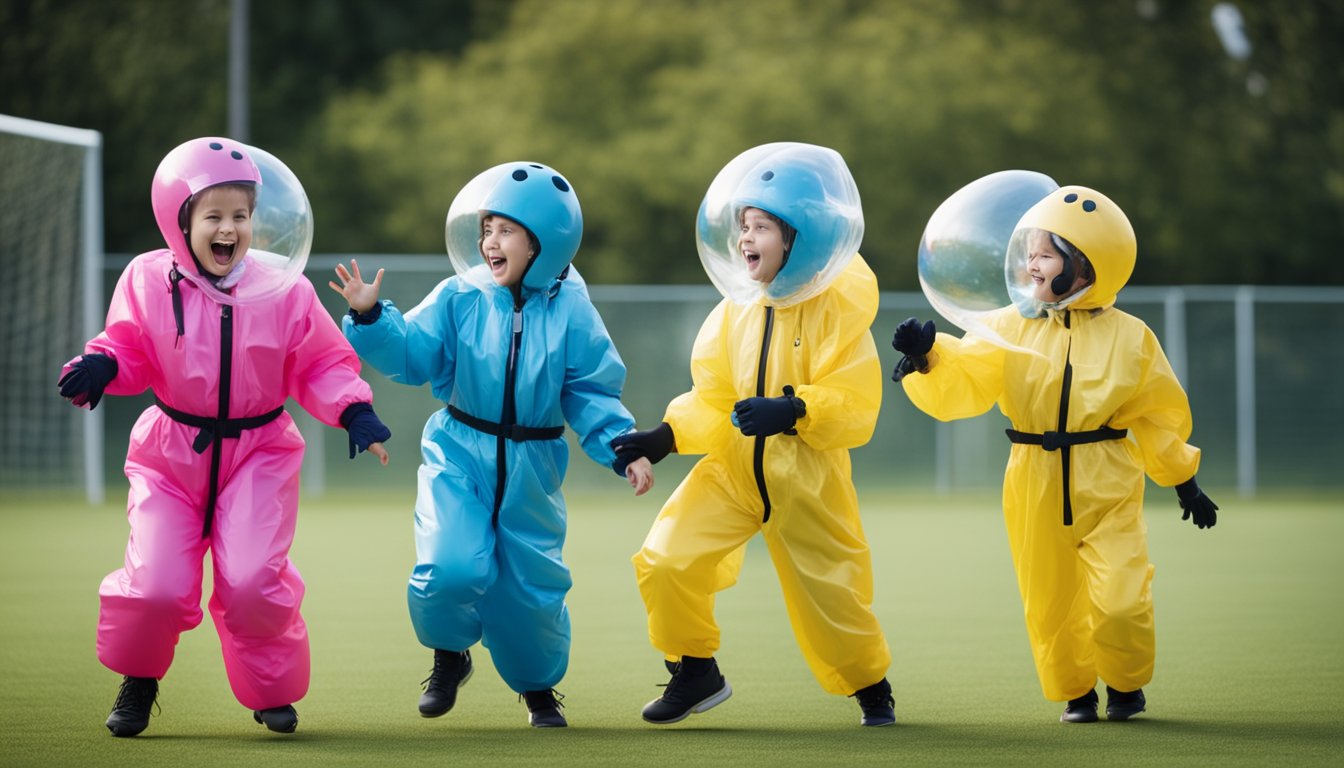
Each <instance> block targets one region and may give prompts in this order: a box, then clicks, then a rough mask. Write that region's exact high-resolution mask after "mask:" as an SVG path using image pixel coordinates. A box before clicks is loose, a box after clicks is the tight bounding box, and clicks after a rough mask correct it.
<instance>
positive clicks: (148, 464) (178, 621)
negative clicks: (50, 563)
mask: <svg viewBox="0 0 1344 768" xmlns="http://www.w3.org/2000/svg"><path fill="white" fill-rule="evenodd" d="M249 259H250V257H249ZM172 268H173V256H172V254H171V253H170V252H169V251H167V250H158V251H152V252H149V253H145V254H141V255H140V256H138V257H136V258H135V259H134V260H133V261H132V262H131V263H130V265H128V266H127V268H126V271H125V272H124V273H123V274H122V276H121V279H120V280H119V281H118V283H117V287H116V291H115V292H114V294H113V296H112V304H111V307H110V308H109V309H108V313H107V326H106V329H105V330H104V331H103V332H102V333H100V334H99V335H98V336H97V337H96V338H94V339H93V340H92V341H90V342H89V344H88V345H87V346H86V348H85V352H86V353H94V352H97V353H102V354H105V355H108V356H110V357H112V358H115V359H116V361H117V364H118V372H117V376H116V378H115V379H113V380H112V382H111V383H110V384H109V385H108V387H107V390H106V393H107V394H110V395H135V394H139V393H141V392H143V391H145V390H146V389H151V390H153V392H154V394H155V395H156V396H157V398H158V399H159V400H160V401H161V402H162V403H163V404H164V405H166V406H168V407H169V408H172V409H174V410H176V411H179V412H182V413H185V414H193V415H198V416H205V417H208V418H215V417H216V416H217V415H218V413H219V411H220V405H221V403H220V378H221V376H220V371H221V334H222V318H223V316H224V315H225V313H228V314H231V316H232V317H231V323H232V337H233V345H232V349H233V353H232V363H231V376H230V377H229V382H230V384H229V390H228V391H229V397H228V401H227V406H228V410H227V413H228V416H229V417H230V418H240V417H251V416H260V415H262V414H266V413H268V412H270V411H273V410H274V409H276V408H277V407H279V406H281V405H283V404H284V402H285V400H286V399H287V398H290V397H292V398H294V399H295V400H296V401H298V403H299V404H300V405H301V406H303V408H304V409H305V410H307V411H308V412H309V413H311V414H312V415H313V416H314V417H316V418H317V419H318V420H319V421H322V422H323V423H325V424H329V425H331V426H340V416H341V413H342V412H343V411H344V410H345V408H346V407H347V406H349V405H351V404H353V403H359V402H364V403H367V402H371V401H372V395H371V392H370V390H369V385H368V384H367V383H366V382H364V381H363V380H362V379H360V378H359V360H358V358H357V357H356V356H355V353H354V351H353V350H352V349H351V348H350V344H349V343H348V342H346V340H345V338H344V336H342V334H341V331H340V329H339V328H337V326H336V324H335V323H334V322H333V321H332V319H331V316H330V315H328V314H327V312H326V310H325V309H324V308H323V307H322V305H321V303H320V302H319V301H318V299H317V294H316V293H315V292H314V290H313V286H312V284H311V283H309V282H308V281H307V280H305V279H299V280H298V281H297V282H296V283H294V284H293V285H292V286H291V287H290V288H288V289H287V291H286V293H285V294H284V295H283V296H281V297H279V298H277V299H276V300H275V301H267V302H264V303H257V304H243V305H239V306H232V307H230V306H225V305H221V304H219V303H217V302H215V301H213V300H211V299H210V298H209V297H208V296H207V295H206V294H205V293H204V292H203V291H202V290H201V289H200V288H199V287H197V286H196V285H195V284H194V283H192V282H191V281H189V280H183V281H180V283H179V289H180V292H181V300H182V313H181V314H182V327H181V330H182V336H181V337H180V338H179V336H178V331H179V329H178V324H177V322H176V320H175V316H174V308H173V298H172V292H171V290H170V282H169V275H170V273H171V270H172ZM180 268H181V269H182V270H188V269H195V265H193V264H190V263H188V264H185V265H182V266H181V267H180ZM265 269H266V267H265V265H263V264H260V263H258V262H255V261H249V262H248V264H247V268H246V271H245V272H244V274H243V278H242V281H243V283H246V281H247V280H249V279H261V278H263V276H264V275H263V270H265ZM249 272H250V274H248V273H249ZM241 285H242V284H240V287H241ZM71 362H74V361H71ZM66 368H67V370H68V369H69V364H67V366H66ZM200 432H201V430H200V429H198V428H197V427H193V426H188V425H187V424H184V423H181V422H180V421H177V420H174V419H173V418H172V417H170V416H169V415H168V414H167V413H165V412H164V410H163V409H162V408H160V407H159V406H157V405H155V406H151V407H149V408H148V409H146V410H145V412H144V413H142V414H141V415H140V418H139V419H138V420H137V421H136V423H135V427H134V429H133V430H132V431H131V440H130V448H129V449H128V451H127V453H126V477H127V479H128V480H129V481H130V498H129V500H128V502H127V512H128V515H129V518H130V525H131V536H130V541H129V542H128V543H127V545H126V565H125V567H124V568H121V569H120V570H117V571H114V572H113V573H111V574H108V576H107V578H105V579H104V580H103V583H102V586H101V588H100V589H99V595H100V597H101V611H100V615H99V619H98V658H99V660H100V661H102V663H103V664H104V665H106V666H107V667H108V668H109V669H111V670H113V671H114V672H117V673H119V674H122V675H131V676H135V677H153V678H162V677H163V676H164V674H165V673H166V672H167V671H168V667H169V665H170V664H171V663H172V660H173V649H174V647H175V646H176V645H177V639H178V636H179V635H180V634H181V633H182V632H183V631H184V630H188V629H192V628H193V627H195V626H196V625H198V624H200V622H201V578H202V569H203V561H204V557H205V553H206V551H207V550H209V551H210V552H211V557H212V563H213V565H214V594H213V595H212V596H211V598H210V613H211V615H212V616H213V618H214V621H215V626H216V628H217V629H218V631H219V635H220V641H221V643H222V645H223V653H224V664H225V668H226V670H227V672H228V677H229V683H230V685H231V686H232V687H233V692H234V695H236V696H237V697H238V700H239V701H240V702H241V703H242V704H243V705H244V706H246V707H248V708H249V709H253V710H261V709H268V708H271V707H279V706H284V705H286V704H292V703H294V702H295V701H298V700H299V699H301V698H303V695H304V694H305V693H306V692H307V690H308V666H309V658H308V633H307V628H306V626H305V625H304V622H303V617H302V616H300V615H299V603H300V602H301V601H302V599H303V591H304V586H303V580H302V579H301V578H300V576H299V572H298V570H297V569H295V567H294V566H293V564H292V563H291V562H290V561H289V547H290V544H291V542H292V541H293V538H294V525H295V521H296V518H297V513H298V495H299V469H300V465H301V464H302V461H303V450H304V443H303V438H302V437H301V436H300V435H299V430H298V428H297V427H296V426H295V425H294V422H293V420H292V419H291V418H290V417H289V414H287V413H281V414H280V415H279V417H278V418H275V419H274V420H272V421H270V422H269V423H266V424H265V425H263V426H259V427H256V428H252V429H244V430H242V431H241V434H239V435H238V436H237V437H231V438H229V439H225V440H223V441H222V447H221V449H220V467H219V474H218V477H219V482H218V486H217V487H218V499H217V502H216V504H215V507H214V518H213V522H212V524H211V525H210V530H209V533H208V535H206V536H204V537H203V535H202V530H203V528H204V527H205V521H206V517H205V514H206V512H205V510H206V506H207V499H208V495H209V488H210V477H211V453H212V450H211V448H209V447H206V448H205V449H204V450H203V452H199V453H198V452H197V451H196V450H194V449H193V445H192V444H193V441H195V440H196V439H197V437H198V435H199V433H200Z"/></svg>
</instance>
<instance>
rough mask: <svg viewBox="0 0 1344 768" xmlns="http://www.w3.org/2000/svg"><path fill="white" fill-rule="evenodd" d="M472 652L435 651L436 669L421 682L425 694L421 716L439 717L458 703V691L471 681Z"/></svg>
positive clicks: (421, 704)
mask: <svg viewBox="0 0 1344 768" xmlns="http://www.w3.org/2000/svg"><path fill="white" fill-rule="evenodd" d="M471 673H472V666H471V651H462V652H461V653H458V652H457V651H440V650H435V651H434V669H432V670H430V672H429V677H427V678H425V679H424V680H421V681H420V684H421V685H423V686H424V687H425V693H424V695H423V696H421V697H420V714H421V715H423V716H425V717H438V716H440V715H444V714H447V712H448V710H450V709H452V708H453V705H454V704H456V703H457V689H458V688H461V687H462V686H464V685H466V684H467V681H468V680H470V679H471Z"/></svg>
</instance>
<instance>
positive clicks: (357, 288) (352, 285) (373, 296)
mask: <svg viewBox="0 0 1344 768" xmlns="http://www.w3.org/2000/svg"><path fill="white" fill-rule="evenodd" d="M350 270H353V274H351V272H350V271H348V270H346V268H345V265H344V264H337V265H336V276H337V277H339V278H340V279H341V284H340V285H337V284H336V283H335V282H332V281H327V285H329V286H331V290H333V291H335V292H337V293H339V294H341V295H342V296H344V297H345V301H346V303H347V304H349V305H350V308H351V309H353V310H355V311H356V312H358V313H360V314H361V315H362V314H364V313H366V312H368V311H369V310H371V309H373V305H374V304H377V303H378V290H379V289H380V288H382V285H383V270H381V269H380V270H378V274H377V275H374V277H373V282H372V283H366V282H364V277H363V276H362V275H360V274H359V263H358V262H356V261H355V260H354V259H351V260H350ZM383 463H384V464H386V463H387V462H386V461H384V462H383Z"/></svg>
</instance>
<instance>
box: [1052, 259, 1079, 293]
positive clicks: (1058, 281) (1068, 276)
mask: <svg viewBox="0 0 1344 768" xmlns="http://www.w3.org/2000/svg"><path fill="white" fill-rule="evenodd" d="M1073 273H1074V269H1073V259H1068V260H1066V261H1065V262H1064V270H1063V271H1062V272H1060V273H1059V274H1058V275H1055V276H1054V278H1053V279H1051V280H1050V292H1051V293H1053V294H1055V295H1056V296H1063V295H1064V294H1066V293H1068V292H1069V289H1070V288H1072V287H1073Z"/></svg>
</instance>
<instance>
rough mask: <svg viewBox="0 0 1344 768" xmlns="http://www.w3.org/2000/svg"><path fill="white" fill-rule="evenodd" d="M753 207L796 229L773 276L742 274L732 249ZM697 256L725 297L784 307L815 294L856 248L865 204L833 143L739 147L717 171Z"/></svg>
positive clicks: (703, 213)
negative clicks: (758, 279)
mask: <svg viewBox="0 0 1344 768" xmlns="http://www.w3.org/2000/svg"><path fill="white" fill-rule="evenodd" d="M747 208H759V209H761V210H763V211H765V212H767V213H770V214H771V215H773V216H776V217H777V218H779V219H780V220H781V221H783V222H785V223H786V224H788V225H789V226H790V227H792V228H793V230H794V233H795V234H794V238H793V242H792V244H791V246H790V247H789V249H788V251H787V252H786V253H785V255H784V262H783V265H782V266H781V267H780V270H779V272H778V273H777V274H776V275H775V277H774V279H773V280H771V281H770V282H769V283H767V284H764V285H760V284H753V283H752V282H751V281H749V280H746V279H744V278H743V277H742V275H743V274H745V263H744V262H743V260H742V259H741V258H740V254H738V253H737V232H738V229H739V224H740V217H741V215H742V211H743V210H745V209H747ZM697 231H698V234H699V241H700V243H699V244H700V250H701V261H702V262H704V264H705V268H706V271H708V272H709V273H710V278H711V279H712V280H713V281H714V282H715V284H716V285H717V286H718V287H719V289H720V291H722V292H723V293H724V295H726V296H729V297H730V298H732V299H734V300H735V301H738V302H739V303H743V301H744V300H747V301H750V300H754V297H760V296H761V294H764V296H763V298H764V299H765V300H766V301H767V302H769V303H770V304H772V305H774V306H789V305H791V304H795V303H798V302H800V301H803V300H805V299H808V298H810V297H812V296H815V295H816V294H817V293H820V292H821V291H822V290H823V289H825V287H826V286H827V285H828V284H829V283H830V282H831V280H832V279H834V278H835V276H836V275H838V274H839V273H840V272H841V271H843V270H844V268H845V266H846V265H848V264H849V261H850V259H852V258H853V257H854V254H855V252H857V250H858V247H859V243H860V242H861V241H862V239H863V208H862V205H861V203H860V201H859V192H858V187H857V186H856V185H855V184H854V177H853V176H851V175H850V172H849V168H848V166H846V165H845V161H844V159H843V158H842V157H841V156H840V154H839V153H837V152H836V151H835V150H833V149H828V148H826V147H819V146H815V145H812V144H799V143H788V142H781V143H776V144H767V145H763V146H760V147H755V148H753V149H750V150H748V151H747V152H744V153H743V154H742V155H739V156H738V157H737V158H736V159H734V160H733V161H732V162H731V163H729V164H728V165H727V166H725V168H724V169H723V170H722V171H720V173H719V176H718V177H717V178H716V179H715V180H714V183H713V184H711V186H710V191H709V192H708V193H707V194H706V196H705V200H704V202H703V203H702V204H701V207H700V213H699V220H698V222H697Z"/></svg>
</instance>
